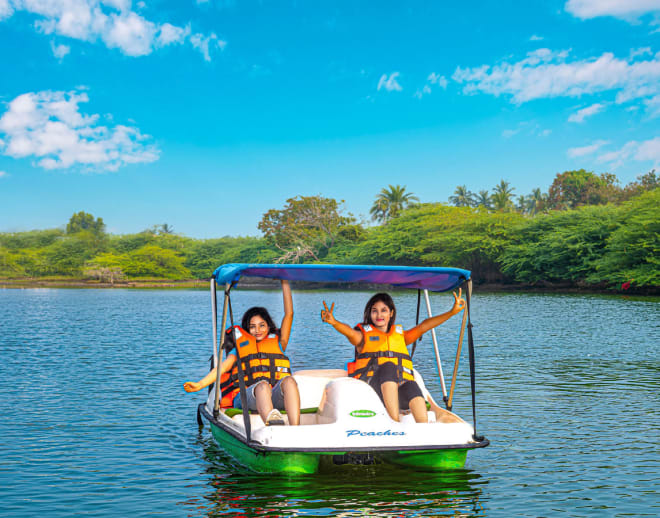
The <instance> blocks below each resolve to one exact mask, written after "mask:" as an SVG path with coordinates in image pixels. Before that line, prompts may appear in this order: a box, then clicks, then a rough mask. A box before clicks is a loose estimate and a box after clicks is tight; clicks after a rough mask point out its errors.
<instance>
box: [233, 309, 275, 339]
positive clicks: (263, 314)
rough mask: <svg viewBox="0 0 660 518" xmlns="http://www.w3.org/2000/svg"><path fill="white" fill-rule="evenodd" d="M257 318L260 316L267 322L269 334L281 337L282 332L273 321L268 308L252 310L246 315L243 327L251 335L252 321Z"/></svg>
mask: <svg viewBox="0 0 660 518" xmlns="http://www.w3.org/2000/svg"><path fill="white" fill-rule="evenodd" d="M256 316H259V317H261V318H263V319H264V320H265V321H266V325H267V326H268V334H270V333H275V334H276V335H277V336H280V330H279V329H278V328H277V327H275V322H273V319H272V318H271V316H270V314H269V313H268V310H267V309H266V308H261V307H258V306H255V307H253V308H250V309H248V310H247V311H246V312H245V314H244V315H243V320H242V321H241V327H242V328H243V329H245V330H246V331H247V332H248V333H249V332H250V320H252V317H256Z"/></svg>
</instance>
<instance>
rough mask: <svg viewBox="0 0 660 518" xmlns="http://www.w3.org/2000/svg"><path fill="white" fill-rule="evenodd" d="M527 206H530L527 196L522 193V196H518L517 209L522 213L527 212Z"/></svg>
mask: <svg viewBox="0 0 660 518" xmlns="http://www.w3.org/2000/svg"><path fill="white" fill-rule="evenodd" d="M527 208H528V202H527V196H525V195H524V194H521V195H520V196H518V201H517V202H516V210H517V211H518V212H520V213H521V214H525V213H526V212H527Z"/></svg>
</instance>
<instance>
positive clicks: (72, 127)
mask: <svg viewBox="0 0 660 518" xmlns="http://www.w3.org/2000/svg"><path fill="white" fill-rule="evenodd" d="M88 100H89V98H88V96H87V94H86V93H84V92H76V91H73V92H53V91H43V92H36V93H32V92H30V93H26V94H23V95H19V96H18V97H16V98H15V99H14V100H13V101H11V102H10V103H9V105H8V110H7V111H6V112H5V113H4V115H3V116H2V118H0V134H2V135H3V136H4V143H3V145H2V146H0V151H1V152H2V153H3V154H4V155H6V156H10V157H13V158H26V157H30V156H32V157H35V158H37V159H38V161H37V165H38V166H40V167H42V168H44V169H67V168H72V167H81V168H82V169H84V170H90V171H91V170H96V171H103V170H106V171H116V170H117V169H119V168H120V167H122V166H124V165H126V164H130V163H138V162H153V161H155V160H157V159H158V156H159V151H158V149H157V148H156V147H155V146H154V145H153V144H151V143H149V140H150V137H149V136H148V135H143V134H141V133H140V131H139V129H137V128H135V127H131V126H124V125H117V126H115V127H113V128H109V127H107V126H101V125H97V122H98V120H99V115H85V114H82V113H80V110H79V106H78V105H79V104H81V103H85V102H88Z"/></svg>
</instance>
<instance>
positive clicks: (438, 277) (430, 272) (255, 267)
mask: <svg viewBox="0 0 660 518" xmlns="http://www.w3.org/2000/svg"><path fill="white" fill-rule="evenodd" d="M243 275H247V276H252V277H263V278H266V279H280V280H285V279H286V280H289V281H307V282H350V283H365V284H390V285H392V286H397V287H401V288H413V289H420V290H430V291H449V290H453V289H456V288H458V286H460V285H461V284H462V283H463V282H464V281H466V280H467V279H469V278H470V272H469V271H468V270H461V269H459V268H424V267H417V266H357V265H347V264H237V263H235V264H224V265H222V266H220V267H219V268H217V269H216V270H215V271H214V272H213V276H214V277H215V279H216V281H217V282H218V283H220V284H227V283H232V282H237V281H238V280H239V279H240V278H241V276H243Z"/></svg>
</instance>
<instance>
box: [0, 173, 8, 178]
mask: <svg viewBox="0 0 660 518" xmlns="http://www.w3.org/2000/svg"><path fill="white" fill-rule="evenodd" d="M8 176H9V173H8V172H7V171H0V178H7V177H8Z"/></svg>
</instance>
